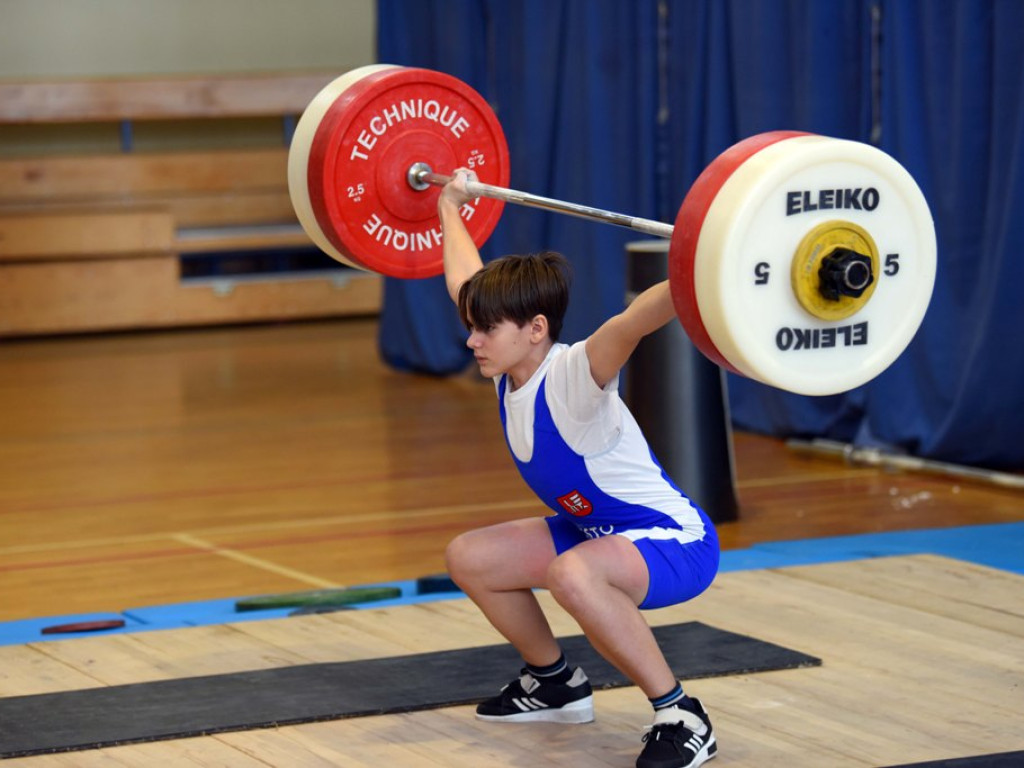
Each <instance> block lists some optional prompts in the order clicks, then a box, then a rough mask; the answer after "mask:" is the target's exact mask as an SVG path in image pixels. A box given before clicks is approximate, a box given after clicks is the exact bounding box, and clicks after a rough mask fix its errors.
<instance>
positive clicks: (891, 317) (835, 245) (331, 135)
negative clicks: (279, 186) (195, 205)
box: [288, 65, 936, 395]
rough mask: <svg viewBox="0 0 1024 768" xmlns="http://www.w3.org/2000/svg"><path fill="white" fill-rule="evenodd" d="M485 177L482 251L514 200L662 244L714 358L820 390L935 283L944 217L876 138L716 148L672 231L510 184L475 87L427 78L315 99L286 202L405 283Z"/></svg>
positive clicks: (790, 136)
mask: <svg viewBox="0 0 1024 768" xmlns="http://www.w3.org/2000/svg"><path fill="white" fill-rule="evenodd" d="M459 167H467V168H470V169H472V170H473V171H474V172H475V173H476V174H477V176H478V178H479V181H478V182H471V185H470V193H471V194H473V195H478V197H477V198H476V199H475V200H474V201H473V202H472V203H467V204H466V205H464V206H463V207H462V209H461V215H462V217H463V220H464V222H465V223H466V227H467V230H468V231H469V233H470V236H471V237H472V238H473V240H474V242H475V243H476V244H477V245H478V246H480V245H482V244H483V242H484V241H486V239H487V237H488V236H489V235H490V233H491V232H492V230H493V228H494V226H495V225H496V224H497V221H498V219H499V217H500V214H501V211H502V207H503V206H504V204H505V203H512V204H517V205H525V206H528V207H533V208H539V209H543V210H548V211H553V212H557V213H564V214H568V215H571V216H577V217H580V218H585V219H591V220H596V221H601V222H603V223H608V224H614V225H617V226H622V227H628V228H630V229H633V230H634V231H638V232H642V233H645V234H650V235H654V236H657V237H661V238H667V239H669V241H670V242H669V246H668V253H669V276H670V283H671V290H672V297H673V301H674V304H675V307H676V311H677V314H678V315H679V319H680V322H681V323H682V324H683V327H684V329H685V330H686V332H687V334H688V336H689V337H690V338H691V340H692V341H693V342H694V344H695V346H697V348H698V349H700V351H701V352H702V353H704V354H705V355H706V356H707V357H709V358H710V359H711V360H713V361H714V362H716V363H718V364H719V365H721V366H723V367H725V368H727V369H729V370H732V371H734V372H736V373H739V374H742V375H744V376H747V377H750V378H753V379H757V380H759V381H762V382H764V383H767V384H770V385H772V386H776V387H779V388H782V389H786V390H789V391H792V392H797V393H801V394H809V395H826V394H834V393H837V392H842V391H846V390H849V389H852V388H854V387H856V386H860V385H861V384H864V383H866V382H868V381H870V380H871V379H873V378H874V377H875V376H877V375H878V374H879V373H881V372H882V371H884V370H885V369H886V368H887V367H889V365H891V363H892V362H893V361H895V360H896V359H897V358H898V357H899V355H900V354H901V353H902V352H903V350H904V349H905V347H906V346H907V344H909V342H910V340H911V339H912V338H913V336H914V334H915V333H916V331H917V329H918V327H919V326H920V323H921V321H922V319H923V317H924V314H925V312H926V310H927V307H928V304H929V301H930V297H931V292H932V287H933V284H934V279H935V262H936V245H935V232H934V224H933V222H932V218H931V214H930V212H929V210H928V206H927V203H926V202H925V200H924V196H923V194H922V193H921V191H920V189H919V188H918V187H917V185H916V183H915V182H914V180H913V178H912V177H911V176H910V174H909V173H907V171H906V170H905V169H904V168H903V167H902V166H900V165H899V163H897V162H896V161H895V160H894V159H892V158H891V157H889V156H888V155H887V154H885V153H884V152H882V151H880V150H878V149H876V148H875V147H871V146H869V145H866V144H861V143H858V142H853V141H847V140H840V139H833V138H829V137H824V136H817V135H813V134H807V133H803V132H795V131H772V132H768V133H762V134H757V135H755V136H751V137H749V138H747V139H745V140H743V141H740V142H739V143H737V144H735V145H734V146H732V147H730V148H729V149H727V150H726V151H725V152H723V153H722V154H721V155H719V156H718V157H717V158H716V159H715V160H714V161H712V163H711V164H710V165H709V166H708V167H707V168H706V169H705V170H704V172H703V173H701V175H700V176H699V177H698V179H697V180H696V182H695V183H694V184H693V186H692V187H691V188H690V190H689V191H688V193H687V195H686V197H685V199H684V200H683V204H682V206H681V207H680V209H679V213H678V214H677V216H676V220H675V223H674V225H670V224H666V223H663V222H658V221H651V220H649V219H642V218H639V217H633V216H628V215H625V214H619V213H614V212H611V211H604V210H601V209H598V208H592V207H589V206H583V205H578V204H575V203H568V202H564V201H561V200H556V199H553V198H547V197H541V196H538V195H533V194H530V193H527V192H520V191H517V190H513V189H509V188H508V179H509V175H510V174H509V158H508V148H507V145H506V143H505V137H504V133H503V131H502V129H501V125H500V123H499V122H498V120H497V118H496V117H495V115H494V114H493V112H492V111H491V110H490V107H489V106H488V105H487V103H486V102H485V101H484V99H483V98H482V97H481V96H480V95H479V94H477V93H476V92H475V91H474V90H473V89H472V88H470V87H469V86H468V85H466V84H465V83H462V82H461V81H459V80H457V79H456V78H453V77H451V76H449V75H446V74H443V73H440V72H434V71H432V70H426V69H413V68H405V67H397V66H392V65H374V66H370V67H363V68H361V69H358V70H354V71H353V72H350V73H346V74H345V75H342V76H341V77H339V78H338V79H337V80H335V81H334V82H332V83H330V84H329V85H328V86H327V87H325V88H324V89H323V91H321V93H320V94H318V95H317V97H315V98H314V100H313V101H312V102H311V104H310V106H309V108H307V110H306V111H305V112H304V114H303V115H302V117H301V118H300V120H299V123H298V125H297V127H296V131H295V137H294V139H293V142H292V146H291V149H290V151H289V159H288V181H289V190H290V193H291V197H292V202H293V205H294V207H295V210H296V214H297V215H298V218H299V220H300V222H301V223H302V226H303V227H304V229H305V230H306V232H307V233H308V234H309V236H310V238H311V239H312V240H313V241H314V242H315V243H316V244H317V245H318V246H319V247H320V248H321V249H322V250H324V251H325V252H326V253H328V254H329V255H331V256H332V257H334V258H336V259H338V260H339V261H342V262H344V263H346V264H350V265H352V266H355V267H359V268H362V269H367V270H371V271H375V272H378V273H381V274H385V275H389V276H392V277H400V278H423V277H431V276H434V275H437V274H440V273H441V271H442V236H441V228H440V223H439V221H438V218H437V211H436V205H437V195H438V194H439V193H438V191H437V187H440V186H442V185H444V184H445V183H447V181H448V180H449V178H450V177H449V176H447V175H445V174H444V173H441V172H440V171H441V170H445V171H449V172H452V171H454V170H455V169H456V168H459Z"/></svg>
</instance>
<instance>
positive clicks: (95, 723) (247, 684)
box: [0, 622, 821, 757]
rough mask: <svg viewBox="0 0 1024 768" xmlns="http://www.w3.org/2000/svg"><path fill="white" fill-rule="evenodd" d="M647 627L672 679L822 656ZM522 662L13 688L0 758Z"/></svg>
mask: <svg viewBox="0 0 1024 768" xmlns="http://www.w3.org/2000/svg"><path fill="white" fill-rule="evenodd" d="M654 631H655V635H656V636H657V638H658V642H659V643H660V644H661V647H662V649H663V650H664V652H665V657H666V659H667V660H668V662H669V665H670V666H671V667H672V669H673V670H674V671H675V673H676V674H677V675H678V676H679V677H680V678H681V679H682V680H692V679H694V678H700V677H718V676H722V675H740V674H748V673H752V672H765V671H769V670H777V669H792V668H795V667H810V666H818V665H820V663H821V662H820V660H819V659H816V658H814V657H812V656H807V655H805V654H802V653H798V652H796V651H791V650H788V649H786V648H782V647H780V646H778V645H773V644H771V643H766V642H762V641H761V640H755V639H754V638H751V637H746V636H744V635H737V634H734V633H732V632H724V631H722V630H719V629H715V628H713V627H709V626H707V625H705V624H700V623H697V622H692V623H686V624H674V625H671V626H665V627H658V628H656V629H655V630H654ZM562 646H563V648H564V649H565V653H566V657H567V658H568V659H569V660H570V663H571V664H573V665H580V666H582V667H583V668H584V670H585V671H586V673H587V676H588V677H589V678H590V680H591V683H592V684H593V686H594V688H596V689H600V688H617V687H621V686H626V685H629V684H630V683H629V681H628V680H627V679H626V678H625V677H623V676H622V675H621V674H620V673H619V672H618V671H617V670H615V669H614V668H613V667H612V666H611V665H609V664H608V663H607V662H606V661H604V660H603V659H602V658H601V657H600V656H598V654H597V653H596V652H595V651H594V650H593V649H592V648H591V646H590V644H589V643H588V642H587V640H586V638H585V637H583V636H582V635H577V636H574V637H569V638H563V639H562ZM521 664H522V661H521V660H520V658H519V656H518V654H517V653H516V652H515V650H514V649H513V648H512V647H511V646H509V645H494V646H485V647H480V648H466V649H462V650H455V651H441V652H439V653H423V654H415V655H410V656H396V657H389V658H383V659H371V660H366V661H349V662H339V663H331V664H308V665H302V666H295V667H282V668H280V669H270V670H259V671H256V672H240V673H236V674H229V675H213V676H207V677H190V678H184V679H180V680H163V681H159V682H152V683H138V684H134V685H119V686H112V687H108V688H96V689H88V690H82V691H67V692H64V693H48V694H42V695H36V696H15V697H10V698H5V699H0V757H16V756H22V755H35V754H43V753H47V752H68V751H73V750H79V749H91V748H96V747H105V746H113V745H116V744H128V743H132V742H142V741H158V740H161V739H174V738H183V737H187V736H198V735H204V734H211V733H223V732H226V731H241V730H249V729H253V728H266V727H272V726H277V725H287V724H295V723H306V722H312V721H316V720H336V719H341V718H347V717H361V716H366V715H380V714H390V713H397V712H412V711H415V710H422V709H434V708H437V707H447V706H453V705H457V704H469V703H474V702H478V701H481V700H482V699H485V698H488V697H490V696H493V695H494V694H495V693H497V691H498V689H499V688H500V687H501V686H502V685H504V684H505V683H507V682H508V681H509V680H510V679H512V678H513V677H514V676H515V675H517V674H518V671H519V667H520V666H521Z"/></svg>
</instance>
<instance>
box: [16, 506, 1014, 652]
mask: <svg viewBox="0 0 1024 768" xmlns="http://www.w3.org/2000/svg"><path fill="white" fill-rule="evenodd" d="M919 554H933V555H942V556H944V557H950V558H953V559H956V560H964V561H967V562H971V563H977V564H979V565H985V566H988V567H990V568H999V569H1001V570H1005V571H1011V572H1013V573H1019V574H1024V522H1019V523H996V524H992V525H972V526H963V527H958V528H934V529H926V530H914V531H891V532H885V533H866V534H858V535H855V536H834V537H829V538H822V539H802V540H800V541H771V542H765V543H763V544H755V545H754V546H752V547H749V548H747V549H734V550H727V551H725V552H723V553H722V561H721V565H720V568H719V570H720V572H722V573H727V572H730V571H745V570H762V569H766V568H785V567H789V566H797V565H817V564H821V563H833V562H843V561H849V560H865V559H869V558H873V557H893V556H898V555H919ZM369 586H395V587H399V588H400V589H401V591H402V596H401V597H397V598H393V599H388V600H379V601H375V602H371V603H366V604H362V605H354V606H350V607H349V609H351V610H360V609H365V608H385V607H390V606H395V605H408V604H410V603H419V602H425V601H430V600H447V599H452V598H455V597H461V596H462V593H461V592H457V591H445V589H444V588H441V589H440V591H433V590H431V591H424V590H422V589H420V588H418V587H419V586H420V585H418V584H417V582H416V581H399V582H390V583H388V584H379V585H369ZM236 600H237V599H236V598H225V599H221V600H206V601H201V602H195V603H181V604H177V605H160V606H149V607H144V608H132V609H129V610H126V611H125V612H124V613H123V614H119V615H118V614H90V615H84V616H53V617H49V618H44V619H24V620H20V621H12V622H6V623H0V645H15V644H23V643H31V642H40V641H46V640H61V639H66V638H70V637H82V636H83V635H85V634H96V633H72V634H60V635H44V634H42V629H43V628H44V627H48V626H52V625H54V624H65V623H71V622H77V621H93V620H98V619H111V618H121V619H123V620H124V621H125V626H124V627H123V628H120V629H115V630H101V633H102V634H108V633H125V632H143V631H147V630H157V629H174V628H178V627H189V626H203V625H210V624H227V623H232V622H239V621H250V620H256V619H260V620H262V619H273V618H281V617H284V616H288V615H291V614H292V611H291V610H290V609H280V608H277V609H270V610H265V611H247V612H244V613H239V612H237V611H236V610H235V602H236Z"/></svg>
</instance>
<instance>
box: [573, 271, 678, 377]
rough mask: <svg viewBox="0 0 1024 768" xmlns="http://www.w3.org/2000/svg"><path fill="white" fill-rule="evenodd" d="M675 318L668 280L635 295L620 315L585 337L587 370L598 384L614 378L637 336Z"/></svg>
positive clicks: (631, 350) (644, 334)
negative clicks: (587, 360) (588, 368)
mask: <svg viewBox="0 0 1024 768" xmlns="http://www.w3.org/2000/svg"><path fill="white" fill-rule="evenodd" d="M674 317H675V306H674V305H673V303H672V293H671V291H670V290H669V285H668V281H667V280H666V281H665V282H662V283H658V284H657V285H654V286H652V287H650V288H648V289H647V290H646V291H644V292H643V293H641V294H640V295H639V296H637V297H636V298H635V299H634V300H633V302H632V303H631V304H630V305H629V306H628V307H626V309H625V311H623V312H622V313H621V314H618V315H616V316H615V317H613V318H611V319H610V320H608V321H607V322H605V324H604V325H602V326H601V327H600V328H598V329H597V330H596V331H594V333H593V334H592V335H591V336H590V338H588V339H587V342H586V344H587V358H588V359H589V360H590V373H591V375H592V376H593V377H594V381H595V382H596V383H597V385H598V386H599V387H602V388H603V387H604V386H605V385H607V384H608V382H609V381H611V380H612V379H614V378H615V376H616V375H617V374H618V372H619V370H620V369H621V368H622V366H624V365H625V364H626V361H627V360H629V356H630V355H631V354H633V350H634V349H636V345H637V344H639V343H640V339H642V338H643V337H644V336H646V335H647V334H649V333H653V332H654V331H656V330H658V329H659V328H661V327H662V326H663V325H665V324H666V323H668V322H669V321H670V320H672V318H674Z"/></svg>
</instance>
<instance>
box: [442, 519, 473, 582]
mask: <svg viewBox="0 0 1024 768" xmlns="http://www.w3.org/2000/svg"><path fill="white" fill-rule="evenodd" d="M444 561H445V566H446V567H447V569H448V575H449V576H451V577H452V580H453V581H454V582H455V583H456V584H458V585H459V586H460V587H462V588H463V589H465V588H466V585H467V584H471V583H473V582H475V581H476V580H478V579H479V577H480V574H481V572H482V563H481V558H480V552H479V547H475V546H473V536H472V532H470V533H463V534H461V535H459V536H456V537H455V538H454V539H452V541H451V542H449V544H448V547H447V549H445V552H444Z"/></svg>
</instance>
